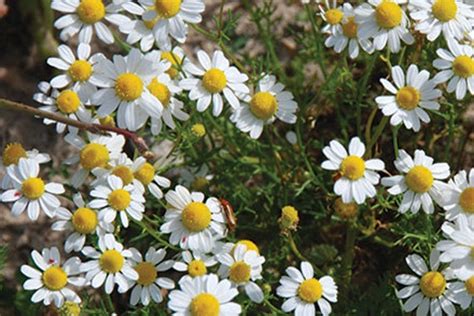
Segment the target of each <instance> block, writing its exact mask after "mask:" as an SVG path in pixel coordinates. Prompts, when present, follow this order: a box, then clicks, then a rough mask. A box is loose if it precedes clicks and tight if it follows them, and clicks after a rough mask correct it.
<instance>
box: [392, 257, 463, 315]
mask: <svg viewBox="0 0 474 316" xmlns="http://www.w3.org/2000/svg"><path fill="white" fill-rule="evenodd" d="M439 259H440V258H439V252H438V251H436V250H433V251H432V252H431V254H430V269H429V270H428V267H427V266H426V263H425V261H424V260H423V258H421V257H420V256H419V255H417V254H413V255H409V256H407V257H406V262H407V264H408V266H409V267H410V269H411V270H412V271H413V272H415V273H416V275H412V274H399V275H397V276H396V277H395V280H396V281H397V282H398V283H400V284H402V285H406V286H405V287H404V288H402V289H401V290H399V291H397V297H398V298H399V299H406V298H408V299H407V300H406V301H405V303H404V304H403V310H404V311H405V312H407V313H409V312H411V311H413V310H415V309H416V315H420V316H425V315H428V313H429V312H430V313H431V315H442V313H443V311H444V312H445V313H446V314H448V315H455V314H456V309H455V307H454V305H453V302H456V301H455V298H454V297H453V293H452V291H451V290H450V287H451V284H450V283H449V282H448V279H449V278H448V275H447V274H446V271H438V269H439V264H440V261H439Z"/></svg>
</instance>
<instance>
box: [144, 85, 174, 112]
mask: <svg viewBox="0 0 474 316" xmlns="http://www.w3.org/2000/svg"><path fill="white" fill-rule="evenodd" d="M148 90H150V93H151V94H153V95H154V96H155V97H156V98H157V99H158V100H160V102H161V104H162V105H163V106H164V107H167V106H168V104H170V100H171V91H170V89H168V86H166V85H165V84H163V83H161V82H159V81H158V79H156V78H154V79H153V80H152V81H151V82H150V84H149V85H148Z"/></svg>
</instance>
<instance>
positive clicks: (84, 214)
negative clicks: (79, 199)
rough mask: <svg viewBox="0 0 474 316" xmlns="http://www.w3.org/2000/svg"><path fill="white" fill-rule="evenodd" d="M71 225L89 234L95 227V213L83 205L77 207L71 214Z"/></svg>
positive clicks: (96, 222)
mask: <svg viewBox="0 0 474 316" xmlns="http://www.w3.org/2000/svg"><path fill="white" fill-rule="evenodd" d="M71 222H72V226H73V227H74V230H75V231H77V232H78V233H81V234H91V233H93V232H94V230H95V228H96V227H97V224H98V222H99V221H98V220H97V213H96V212H94V211H93V210H91V209H89V208H85V207H80V208H78V209H77V210H76V211H75V212H74V214H73V215H72V219H71Z"/></svg>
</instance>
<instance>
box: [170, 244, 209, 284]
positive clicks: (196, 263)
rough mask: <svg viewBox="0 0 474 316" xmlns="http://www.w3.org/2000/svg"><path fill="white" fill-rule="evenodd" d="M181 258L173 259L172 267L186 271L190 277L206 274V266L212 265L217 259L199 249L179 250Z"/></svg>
mask: <svg viewBox="0 0 474 316" xmlns="http://www.w3.org/2000/svg"><path fill="white" fill-rule="evenodd" d="M181 260H182V261H179V260H177V261H175V263H174V265H173V269H175V270H176V271H180V272H187V273H188V275H189V276H190V277H192V278H195V277H200V276H203V275H206V274H207V272H208V270H207V268H209V267H212V266H214V265H215V264H216V263H217V260H216V258H215V257H214V256H212V255H211V256H207V255H205V254H203V253H201V252H199V251H193V252H191V251H189V250H186V251H183V252H181Z"/></svg>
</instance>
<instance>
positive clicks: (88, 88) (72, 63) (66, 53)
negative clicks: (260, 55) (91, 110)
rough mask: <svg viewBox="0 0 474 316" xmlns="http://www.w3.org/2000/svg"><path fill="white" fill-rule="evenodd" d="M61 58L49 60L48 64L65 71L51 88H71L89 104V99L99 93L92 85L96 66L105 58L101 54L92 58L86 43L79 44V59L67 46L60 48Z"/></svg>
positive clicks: (52, 81) (54, 80) (53, 80)
mask: <svg viewBox="0 0 474 316" xmlns="http://www.w3.org/2000/svg"><path fill="white" fill-rule="evenodd" d="M58 53H59V57H50V58H48V64H49V65H50V66H52V67H54V68H56V69H59V70H61V71H63V72H64V73H63V74H60V75H58V76H56V77H54V78H53V79H52V80H51V86H52V87H53V88H56V89H63V88H65V87H68V86H69V87H70V88H72V89H73V90H74V91H77V93H78V94H79V97H80V98H81V99H82V100H85V102H86V103H87V104H88V103H89V98H90V97H91V96H92V95H93V94H94V93H95V92H96V91H97V89H96V87H95V86H94V85H93V84H92V82H94V79H95V78H94V73H95V72H94V66H95V65H96V64H97V63H98V62H99V60H101V59H102V58H105V57H104V55H102V54H101V53H97V54H94V55H92V56H91V47H90V46H89V45H88V44H85V43H79V46H78V47H77V58H76V56H75V55H74V53H73V51H72V50H71V48H69V46H67V45H60V46H59V47H58Z"/></svg>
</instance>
